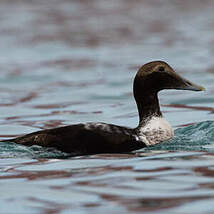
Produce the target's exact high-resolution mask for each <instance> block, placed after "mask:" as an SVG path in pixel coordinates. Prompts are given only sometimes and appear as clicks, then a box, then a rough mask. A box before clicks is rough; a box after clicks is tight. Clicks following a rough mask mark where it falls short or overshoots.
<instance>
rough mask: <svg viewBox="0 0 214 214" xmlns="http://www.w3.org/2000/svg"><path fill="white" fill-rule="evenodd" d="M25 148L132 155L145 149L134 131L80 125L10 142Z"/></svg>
mask: <svg viewBox="0 0 214 214" xmlns="http://www.w3.org/2000/svg"><path fill="white" fill-rule="evenodd" d="M10 141H12V142H15V143H19V144H23V145H28V146H31V145H40V146H44V147H54V148H57V149H59V150H61V151H64V152H69V153H78V154H94V153H102V152H105V153H106V152H110V153H116V152H128V151H132V150H135V149H139V148H142V147H144V146H145V144H144V143H143V142H138V141H136V138H135V135H134V133H133V130H132V129H129V128H126V127H121V126H116V125H111V124H105V123H86V124H76V125H70V126H65V127H60V128H55V129H48V130H44V131H38V132H34V133H31V134H27V135H24V136H21V137H18V138H15V139H12V140H10Z"/></svg>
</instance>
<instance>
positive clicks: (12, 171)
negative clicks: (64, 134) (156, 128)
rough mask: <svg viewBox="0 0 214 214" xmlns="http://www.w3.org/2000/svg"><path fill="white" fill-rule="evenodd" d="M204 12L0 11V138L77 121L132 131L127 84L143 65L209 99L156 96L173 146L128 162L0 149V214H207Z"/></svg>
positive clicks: (133, 5) (71, 7)
mask: <svg viewBox="0 0 214 214" xmlns="http://www.w3.org/2000/svg"><path fill="white" fill-rule="evenodd" d="M213 4H214V2H213V1H211V0H206V1H199V0H189V1H182V2H181V1H177V0H175V1H167V0H166V1H165V0H159V1H151V0H143V1H127V0H118V1H114V0H109V1H104V0H91V1H88V0H85V1H76V0H74V1H69V0H61V1H57V0H55V1H50V0H49V1H48V0H47V1H41V0H38V1H28V0H22V1H21V0H18V1H8V0H4V1H1V2H0V11H1V13H0V18H1V23H0V46H1V48H0V53H1V55H0V70H1V75H0V116H1V117H0V137H1V139H4V138H8V137H13V136H17V135H20V134H24V133H29V132H32V131H37V130H39V129H44V128H53V127H58V126H63V125H69V124H73V123H79V122H86V121H103V122H107V123H115V124H119V125H125V126H130V127H134V126H136V124H137V121H138V118H137V109H136V106H135V104H134V100H133V97H132V81H133V78H134V75H135V73H136V71H137V69H138V68H139V67H140V65H142V64H144V63H146V62H148V61H151V60H157V59H158V60H165V61H167V62H168V63H169V64H170V65H172V67H173V68H175V70H176V71H178V72H179V73H180V74H182V75H183V76H185V77H187V78H188V79H190V80H192V81H193V82H196V83H198V84H200V85H203V86H205V87H206V89H207V91H206V92H205V93H194V92H183V91H165V92H161V93H160V95H159V97H160V102H161V103H162V110H163V112H164V115H165V117H166V118H167V119H168V120H169V121H170V123H171V124H172V125H173V126H174V127H175V128H176V131H175V138H174V139H173V140H171V141H169V142H166V143H164V144H161V145H156V146H153V147H150V148H146V149H142V150H139V151H137V152H136V153H130V154H114V155H109V154H102V155H94V156H85V157H69V155H68V154H65V153H62V152H60V151H56V150H53V149H50V148H49V149H45V148H41V147H38V146H33V147H29V148H28V147H24V146H21V145H16V144H12V143H4V144H2V143H1V144H0V158H1V161H0V172H1V173H0V182H1V183H2V185H1V191H0V201H1V206H0V213H9V214H12V213H14V214H15V213H16V214H17V213H20V214H25V213H26V214H29V213H44V214H50V213H51V214H52V213H54V214H67V213H69V214H70V213H75V214H76V213H93V214H94V213H104V214H105V213H142V212H143V213H158V214H159V213H166V212H168V213H175V214H178V213H181V214H183V213H185V214H186V213H187V214H188V213H194V214H197V213H198V214H199V213H213V199H214V192H213V186H214V183H213V175H214V173H213V161H214V160H213V145H214V143H213V142H214V134H213V133H214V132H213V129H214V122H213V121H212V120H213V119H214V117H213V112H214V111H213V108H214V99H213V92H214V88H213V81H214V76H213V71H214V69H213V52H214V49H213V41H214V40H213V38H214V37H213V33H214V30H213V25H214V21H213V20H214V19H213V18H214V15H213V6H214V5H213ZM187 125H190V126H187Z"/></svg>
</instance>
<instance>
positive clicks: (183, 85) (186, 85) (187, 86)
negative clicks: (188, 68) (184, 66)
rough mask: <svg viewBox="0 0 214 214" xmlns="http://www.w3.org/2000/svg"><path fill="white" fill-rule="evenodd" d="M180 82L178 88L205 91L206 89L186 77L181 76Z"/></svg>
mask: <svg viewBox="0 0 214 214" xmlns="http://www.w3.org/2000/svg"><path fill="white" fill-rule="evenodd" d="M180 78H181V77H180ZM180 83H181V84H180V86H178V87H176V89H180V90H189V91H205V90H206V89H205V88H204V87H203V86H200V85H197V84H195V83H193V82H190V81H189V80H187V79H184V78H181V80H180Z"/></svg>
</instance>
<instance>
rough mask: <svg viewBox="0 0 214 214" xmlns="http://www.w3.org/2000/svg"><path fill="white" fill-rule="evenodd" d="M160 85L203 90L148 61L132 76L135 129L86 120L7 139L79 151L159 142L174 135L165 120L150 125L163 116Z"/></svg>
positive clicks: (110, 150)
mask: <svg viewBox="0 0 214 214" xmlns="http://www.w3.org/2000/svg"><path fill="white" fill-rule="evenodd" d="M163 89H182V90H194V91H201V90H204V88H203V87H201V86H198V85H195V84H193V83H191V82H189V81H187V80H185V79H183V78H181V77H180V76H179V75H178V74H176V73H175V71H174V70H173V69H172V68H171V67H170V66H169V65H168V64H167V63H165V62H163V61H154V62H150V63H147V64H145V65H143V66H142V67H141V68H140V69H139V71H138V72H137V74H136V77H135V80H134V88H133V91H134V97H135V100H136V103H137V107H138V112H139V125H138V127H136V128H135V129H131V128H127V127H121V126H116V125H111V124H105V123H86V124H76V125H70V126H65V127H60V128H55V129H48V130H42V131H38V132H34V133H31V134H27V135H24V136H21V137H17V138H15V139H11V140H8V141H11V142H15V143H19V144H23V145H26V146H31V145H40V146H44V147H54V148H57V149H59V150H61V151H64V152H69V153H74V154H80V155H83V154H95V153H116V152H129V151H132V150H136V149H140V148H142V147H145V146H148V145H153V144H155V143H159V142H162V141H164V140H167V139H169V138H171V137H172V136H173V133H170V131H171V129H170V128H171V127H170V125H169V124H166V122H164V123H165V124H164V125H163V126H162V125H160V127H158V130H157V129H156V128H157V127H156V128H154V129H153V128H152V123H151V121H153V119H152V118H160V121H161V119H162V114H161V111H160V106H159V102H158V96H157V94H158V92H159V91H160V90H163ZM148 124H149V125H148ZM156 124H157V123H156ZM165 127H167V128H168V130H165ZM154 131H155V132H154ZM157 131H158V132H157ZM153 133H154V137H153V136H152V134H153ZM157 133H158V134H157ZM164 134H165V135H166V136H165V135H164Z"/></svg>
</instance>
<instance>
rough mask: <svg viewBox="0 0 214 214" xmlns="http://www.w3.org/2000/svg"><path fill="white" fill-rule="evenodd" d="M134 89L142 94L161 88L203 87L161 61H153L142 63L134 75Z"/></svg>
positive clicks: (196, 88) (193, 89) (197, 88)
mask: <svg viewBox="0 0 214 214" xmlns="http://www.w3.org/2000/svg"><path fill="white" fill-rule="evenodd" d="M134 89H135V91H136V90H137V91H138V93H143V94H148V93H157V92H159V91H160V90H163V89H178V90H190V91H204V90H205V88H204V87H202V86H199V85H196V84H194V83H192V82H190V81H188V80H186V79H184V78H183V77H181V76H180V75H178V74H177V73H176V72H175V71H174V70H173V68H171V67H170V66H169V65H168V64H167V63H166V62H163V61H153V62H149V63H147V64H145V65H143V66H142V67H141V68H140V69H139V71H138V72H137V75H136V77H135V81H134Z"/></svg>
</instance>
